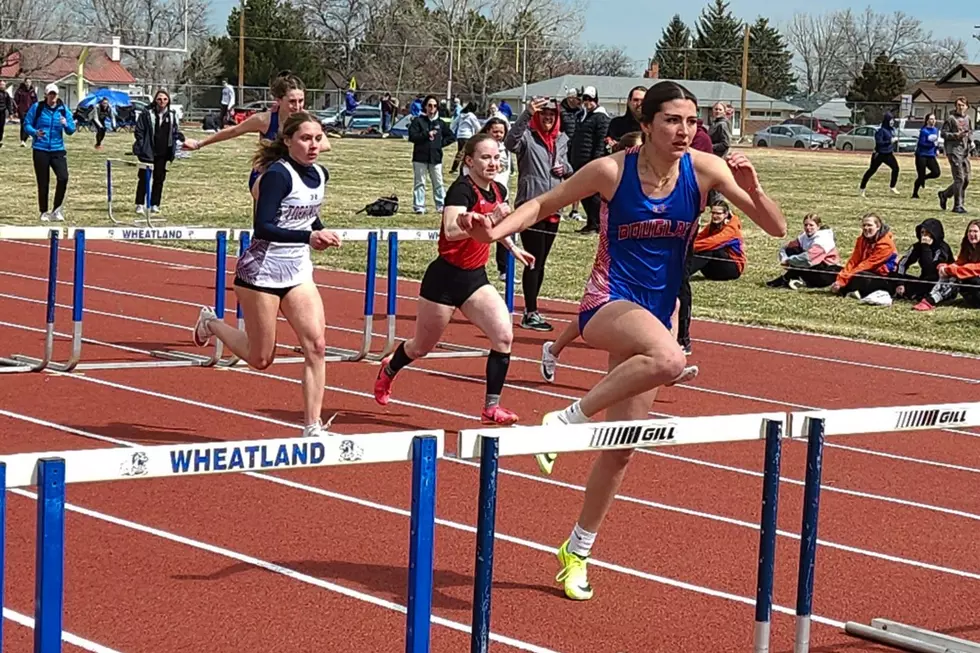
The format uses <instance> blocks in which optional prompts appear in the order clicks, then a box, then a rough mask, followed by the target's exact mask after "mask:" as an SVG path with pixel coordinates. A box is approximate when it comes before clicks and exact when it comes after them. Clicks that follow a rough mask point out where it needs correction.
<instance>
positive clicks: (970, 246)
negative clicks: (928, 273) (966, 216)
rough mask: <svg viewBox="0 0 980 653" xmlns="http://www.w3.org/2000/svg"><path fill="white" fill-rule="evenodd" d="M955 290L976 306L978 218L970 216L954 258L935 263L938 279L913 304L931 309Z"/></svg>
mask: <svg viewBox="0 0 980 653" xmlns="http://www.w3.org/2000/svg"><path fill="white" fill-rule="evenodd" d="M957 293H959V294H961V295H963V300H964V301H965V302H966V304H967V306H970V307H971V308H980V220H970V224H968V225H967V226H966V233H965V234H964V235H963V242H962V244H960V253H959V255H958V256H957V257H956V262H955V263H941V264H939V282H938V283H937V284H936V285H935V286H933V288H932V290H931V291H930V292H929V293H928V294H927V295H926V296H925V297H923V298H922V301H920V302H919V303H918V304H916V305H915V307H914V308H915V310H917V311H931V310H932V309H934V308H935V307H936V306H938V305H939V304H942V303H944V302H948V301H951V300H953V299H954V298H955V297H956V294H957Z"/></svg>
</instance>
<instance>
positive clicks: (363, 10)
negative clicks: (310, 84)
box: [298, 0, 381, 79]
mask: <svg viewBox="0 0 980 653" xmlns="http://www.w3.org/2000/svg"><path fill="white" fill-rule="evenodd" d="M298 5H299V6H300V7H301V8H302V9H303V10H304V11H305V12H306V16H307V20H308V21H309V22H308V27H309V29H310V32H311V34H312V35H313V36H315V37H319V38H322V39H323V40H324V43H323V46H322V47H323V52H324V58H325V59H326V61H327V62H328V66H330V67H332V68H334V69H336V70H337V71H338V72H339V73H340V74H341V75H343V77H344V79H350V78H351V76H352V75H354V73H355V72H357V69H358V67H359V66H360V64H361V62H360V58H361V57H360V56H359V55H360V44H361V43H362V42H363V41H364V37H365V34H366V33H367V29H368V25H369V22H370V19H371V15H372V13H373V12H375V11H376V10H377V9H379V8H380V5H381V2H379V0H299V2H298Z"/></svg>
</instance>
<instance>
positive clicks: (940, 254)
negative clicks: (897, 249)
mask: <svg viewBox="0 0 980 653" xmlns="http://www.w3.org/2000/svg"><path fill="white" fill-rule="evenodd" d="M945 237H946V230H945V229H943V223H942V222H940V221H939V220H936V219H935V218H928V219H927V220H923V221H922V223H921V224H919V225H916V227H915V240H916V242H915V244H913V245H912V246H911V247H909V248H908V250H907V251H906V252H905V255H904V256H902V258H901V260H899V262H898V269H897V270H895V277H897V279H898V280H897V282H896V285H895V296H896V297H904V298H905V299H910V300H912V301H918V300H920V299H922V298H923V297H925V296H926V295H927V294H928V293H929V291H930V290H932V287H933V286H934V285H936V282H937V281H939V266H940V265H941V264H943V263H952V262H953V261H954V257H953V249H952V248H951V247H950V246H949V244H948V243H947V242H946V240H945ZM916 263H918V264H919V276H918V277H916V276H914V275H912V274H910V273H909V268H910V267H912V266H913V265H915V264H916Z"/></svg>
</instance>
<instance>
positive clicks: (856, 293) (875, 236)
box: [830, 213, 898, 299]
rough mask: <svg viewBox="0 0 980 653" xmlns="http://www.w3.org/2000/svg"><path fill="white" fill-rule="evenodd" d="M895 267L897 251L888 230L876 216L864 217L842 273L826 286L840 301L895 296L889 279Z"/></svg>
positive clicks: (873, 214)
mask: <svg viewBox="0 0 980 653" xmlns="http://www.w3.org/2000/svg"><path fill="white" fill-rule="evenodd" d="M897 266H898V248H897V247H896V246H895V237H894V236H893V235H892V232H891V228H890V227H889V226H888V225H886V224H884V223H883V222H882V220H881V216H879V215H878V214H877V213H866V214H864V217H863V218H862V219H861V235H860V236H858V238H857V241H856V242H855V243H854V251H853V252H851V258H850V259H848V261H847V264H846V265H845V266H844V269H843V270H841V271H840V272H839V273H838V274H837V279H836V280H835V281H834V283H833V285H831V286H830V290H831V292H833V293H835V294H838V295H841V296H843V297H854V298H855V299H861V298H862V297H867V296H868V295H870V294H871V293H873V292H876V291H878V290H884V291H885V292H887V293H888V294H889V295H892V294H893V293H894V292H895V289H894V280H892V279H889V278H888V277H889V275H890V274H892V273H893V272H894V271H895V268H896V267H897Z"/></svg>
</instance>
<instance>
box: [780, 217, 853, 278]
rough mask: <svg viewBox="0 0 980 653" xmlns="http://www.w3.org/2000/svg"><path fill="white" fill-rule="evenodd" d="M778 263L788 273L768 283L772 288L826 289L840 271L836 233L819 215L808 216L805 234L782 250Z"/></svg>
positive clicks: (804, 220) (805, 221)
mask: <svg viewBox="0 0 980 653" xmlns="http://www.w3.org/2000/svg"><path fill="white" fill-rule="evenodd" d="M779 263H780V265H782V266H783V267H784V268H786V271H785V272H784V273H783V274H782V276H779V277H776V278H775V279H773V280H772V281H768V282H766V285H767V286H769V287H770V288H786V287H789V288H792V289H793V290H799V289H800V288H826V287H827V286H829V285H830V284H832V283H833V282H834V277H835V276H836V275H837V273H838V272H840V271H841V266H840V255H839V254H838V253H837V243H836V242H835V240H834V230H833V229H831V228H830V227H825V226H823V222H822V221H821V220H820V216H819V215H817V214H816V213H807V214H806V215H805V216H803V233H801V234H800V235H799V236H797V237H796V238H795V239H794V240H792V241H790V242H788V243H786V245H784V246H783V247H781V248H780V250H779Z"/></svg>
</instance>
